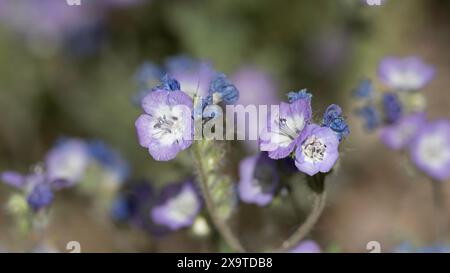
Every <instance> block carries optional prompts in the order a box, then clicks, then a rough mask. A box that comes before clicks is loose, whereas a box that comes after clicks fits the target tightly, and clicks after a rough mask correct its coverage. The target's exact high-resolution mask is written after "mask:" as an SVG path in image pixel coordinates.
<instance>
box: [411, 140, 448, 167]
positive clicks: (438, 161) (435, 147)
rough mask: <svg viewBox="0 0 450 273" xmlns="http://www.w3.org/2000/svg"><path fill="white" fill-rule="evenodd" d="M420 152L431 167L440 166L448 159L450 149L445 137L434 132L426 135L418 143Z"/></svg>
mask: <svg viewBox="0 0 450 273" xmlns="http://www.w3.org/2000/svg"><path fill="white" fill-rule="evenodd" d="M419 145H420V146H419V149H420V154H421V155H422V158H423V160H424V161H426V162H427V164H429V165H430V166H431V167H432V168H441V167H442V166H444V165H445V164H447V163H448V161H449V160H450V149H449V148H448V145H447V139H446V138H445V137H443V136H442V135H439V134H435V135H430V136H426V137H424V138H423V139H422V141H420V143H419Z"/></svg>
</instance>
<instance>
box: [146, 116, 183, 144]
mask: <svg viewBox="0 0 450 273" xmlns="http://www.w3.org/2000/svg"><path fill="white" fill-rule="evenodd" d="M152 121H153V124H152V127H153V132H152V136H153V137H154V138H156V139H158V140H159V141H160V142H161V144H163V145H171V144H172V143H174V142H175V141H178V140H180V139H181V138H182V137H183V132H184V129H185V126H184V123H183V117H182V112H180V111H176V110H175V109H162V110H161V111H158V116H154V117H153V120H152Z"/></svg>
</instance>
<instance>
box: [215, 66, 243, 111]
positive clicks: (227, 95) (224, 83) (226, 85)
mask: <svg viewBox="0 0 450 273" xmlns="http://www.w3.org/2000/svg"><path fill="white" fill-rule="evenodd" d="M209 94H212V95H213V97H214V95H219V97H220V99H221V100H222V101H224V102H225V103H226V104H233V103H235V102H236V101H237V100H238V99H239V90H238V89H237V88H236V86H234V85H233V83H232V82H231V81H230V80H229V79H228V78H227V77H226V76H225V74H222V73H218V74H217V75H216V77H215V78H214V79H213V80H212V81H211V85H210V88H209Z"/></svg>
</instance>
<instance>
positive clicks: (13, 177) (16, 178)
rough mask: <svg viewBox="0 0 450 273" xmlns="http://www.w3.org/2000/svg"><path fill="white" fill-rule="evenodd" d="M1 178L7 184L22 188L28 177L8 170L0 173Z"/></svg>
mask: <svg viewBox="0 0 450 273" xmlns="http://www.w3.org/2000/svg"><path fill="white" fill-rule="evenodd" d="M0 180H2V181H3V182H4V183H5V184H7V185H10V186H13V187H15V188H18V189H20V188H22V187H24V186H25V184H26V178H25V177H24V176H23V175H22V174H20V173H18V172H14V171H6V172H3V173H1V174H0Z"/></svg>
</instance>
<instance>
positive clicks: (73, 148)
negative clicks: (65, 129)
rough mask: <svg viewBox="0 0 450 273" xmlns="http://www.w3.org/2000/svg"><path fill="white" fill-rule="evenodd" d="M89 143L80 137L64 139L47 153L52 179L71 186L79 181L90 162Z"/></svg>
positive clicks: (46, 164) (47, 164)
mask: <svg viewBox="0 0 450 273" xmlns="http://www.w3.org/2000/svg"><path fill="white" fill-rule="evenodd" d="M90 158H91V157H90V154H89V150H88V146H87V144H86V143H85V142H84V141H82V140H80V139H63V140H62V141H60V142H59V143H57V144H56V145H55V147H53V148H52V149H51V150H50V151H49V152H48V153H47V155H46V158H45V166H46V171H47V176H48V179H49V180H50V181H60V182H61V183H60V184H61V185H63V184H65V186H71V185H73V184H75V183H77V182H79V181H80V180H81V179H82V178H83V176H84V174H85V171H86V168H87V166H88V164H89V160H90Z"/></svg>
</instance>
